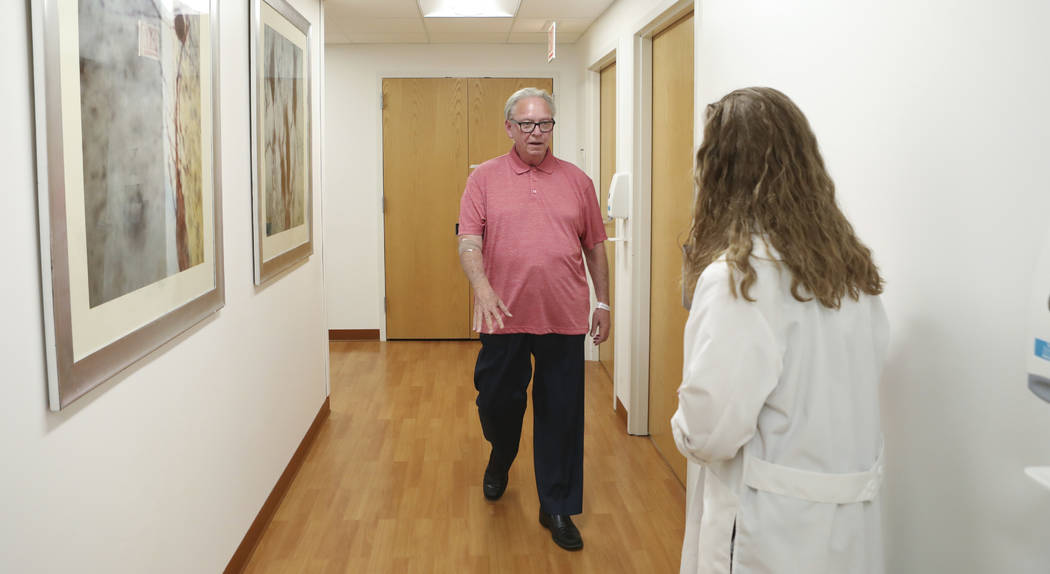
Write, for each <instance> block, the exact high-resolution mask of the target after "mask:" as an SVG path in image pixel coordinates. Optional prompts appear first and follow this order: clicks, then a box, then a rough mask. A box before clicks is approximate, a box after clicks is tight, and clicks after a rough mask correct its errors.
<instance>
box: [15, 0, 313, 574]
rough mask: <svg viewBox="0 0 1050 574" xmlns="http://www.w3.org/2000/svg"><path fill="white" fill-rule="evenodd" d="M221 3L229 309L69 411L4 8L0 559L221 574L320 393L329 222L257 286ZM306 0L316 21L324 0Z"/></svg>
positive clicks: (237, 42) (228, 26)
mask: <svg viewBox="0 0 1050 574" xmlns="http://www.w3.org/2000/svg"><path fill="white" fill-rule="evenodd" d="M220 4H221V6H222V13H221V25H222V35H221V46H220V48H221V51H222V70H221V74H222V78H221V89H222V102H221V134H222V142H223V143H222V174H223V180H222V191H223V201H222V209H223V215H224V220H223V223H224V233H223V236H224V237H223V241H224V244H225V262H226V306H225V308H223V309H222V310H221V311H219V313H218V314H217V315H214V316H212V317H211V318H210V319H208V320H206V321H204V322H203V323H202V324H200V325H198V326H196V327H194V328H193V329H191V330H190V331H189V332H188V333H185V334H183V335H182V336H180V337H178V338H177V339H175V340H174V341H172V342H170V343H168V344H167V345H165V346H164V347H163V348H162V349H160V350H158V351H156V352H154V353H153V354H151V355H150V356H149V357H147V358H145V359H144V360H142V361H139V362H138V363H136V364H135V365H134V366H132V367H131V368H129V369H128V370H126V371H125V372H124V373H122V374H120V375H118V376H117V377H115V378H114V379H112V380H110V381H109V382H107V383H105V384H103V385H101V386H100V387H99V388H96V389H95V390H93V391H91V392H90V393H89V394H88V395H86V396H85V397H83V398H81V399H80V400H79V401H77V402H76V403H74V404H73V405H71V406H70V407H67V408H66V409H64V410H63V411H62V412H60V413H51V412H49V411H48V409H47V395H46V380H45V374H44V352H43V347H44V340H43V331H42V315H41V296H40V280H39V269H40V267H39V255H38V253H39V252H38V247H37V245H38V242H37V224H36V220H37V212H36V192H35V183H34V170H35V168H34V156H33V128H32V126H33V115H32V108H31V106H32V84H31V76H30V70H31V65H30V38H29V32H28V29H29V27H28V24H27V23H28V14H27V10H28V3H27V2H15V3H12V4H10V5H9V6H8V9H9V13H8V17H7V18H4V19H3V21H2V23H0V30H2V33H0V49H2V50H0V54H2V55H0V58H2V62H3V69H4V70H5V72H6V75H7V78H8V81H5V82H3V83H2V84H0V104H2V106H0V107H2V109H3V110H4V119H3V125H4V126H6V127H5V128H4V137H3V138H2V139H0V162H2V166H3V169H2V172H3V173H4V193H2V194H0V213H3V214H4V216H5V221H6V223H5V224H4V225H2V226H0V243H2V244H3V245H7V246H8V247H9V248H8V250H7V251H6V256H5V272H4V280H3V281H2V282H0V300H2V301H3V313H2V314H3V316H4V323H3V324H4V328H3V330H2V331H0V363H2V364H3V365H4V375H3V379H2V385H0V453H3V464H2V465H0V492H2V494H0V571H3V572H173V573H184V572H218V571H221V570H222V569H223V568H224V567H225V565H226V563H227V562H228V561H229V559H230V557H231V556H232V555H233V552H234V551H235V550H236V548H237V545H238V544H239V543H240V542H241V539H242V538H243V536H244V534H245V533H246V532H247V530H248V527H249V525H250V524H251V522H252V520H254V518H255V516H256V514H257V512H258V510H259V508H260V507H261V506H262V503H263V501H264V500H265V499H266V497H267V496H268V495H269V493H270V491H271V489H272V488H273V486H274V484H275V483H276V481H277V479H278V477H279V476H280V474H281V472H283V470H284V468H285V466H286V464H287V463H288V460H289V459H290V458H291V455H292V454H293V453H294V451H295V448H296V447H297V446H298V444H299V442H300V440H301V439H302V437H303V434H304V433H305V432H306V430H307V428H308V427H309V425H310V423H311V421H312V420H313V418H314V416H315V415H316V414H317V411H318V409H319V408H320V406H321V404H322V403H323V402H324V399H325V395H326V390H325V388H326V387H325V384H326V383H325V379H326V357H325V334H324V328H325V327H324V326H325V320H324V310H323V306H322V302H323V293H322V288H323V282H322V270H321V253H322V247H323V246H322V241H321V234H320V233H319V232H318V233H316V234H315V241H316V246H315V249H316V251H315V253H314V255H313V256H312V257H311V258H310V260H309V261H308V262H307V263H306V264H305V265H302V266H299V267H298V268H296V269H294V270H293V271H291V272H290V273H288V274H286V275H285V276H283V277H281V278H279V279H277V280H276V281H274V282H273V283H272V284H270V285H269V286H268V287H266V288H264V289H261V290H256V289H255V287H254V285H253V276H252V240H251V216H250V214H251V207H250V206H251V203H250V195H249V194H250V190H251V186H250V166H249V162H250V160H249V154H248V150H249V145H250V144H249V124H248V119H249V115H248V97H249V92H248V52H247V50H248V23H247V21H248V10H247V8H246V5H245V4H243V3H241V4H238V3H234V2H222V3H220ZM295 4H296V5H297V6H298V8H299V10H300V11H301V12H302V13H303V15H304V16H306V17H307V18H308V19H310V20H311V21H313V22H317V21H318V15H319V8H318V4H317V3H316V2H307V1H305V0H300V1H298V2H295ZM315 30H316V28H315ZM317 48H319V41H318V38H317V37H316V36H315V38H314V49H315V50H316V49H317ZM315 53H316V52H315ZM314 62H315V64H314V65H315V76H314V77H315V78H316V77H317V75H316V74H317V73H318V72H319V71H320V70H319V64H318V63H317V60H316V59H315V60H314ZM319 93H320V91H319V90H315V91H314V92H313V105H314V110H317V109H318V108H317V106H318V104H319V99H318V95H319ZM315 117H316V115H315ZM319 145H320V136H319V132H318V131H316V130H315V131H314V146H315V148H314V149H319V147H318V146H319ZM319 157H320V156H319V155H315V160H314V165H315V168H317V167H318V164H319V161H318V159H319ZM314 186H315V187H314V189H315V190H318V191H319V190H320V186H321V181H320V175H319V174H318V173H317V172H316V171H315V173H314ZM320 205H321V204H320V201H317V202H315V204H314V216H315V218H319V217H320V213H321V208H320Z"/></svg>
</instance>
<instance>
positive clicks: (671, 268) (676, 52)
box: [649, 15, 694, 483]
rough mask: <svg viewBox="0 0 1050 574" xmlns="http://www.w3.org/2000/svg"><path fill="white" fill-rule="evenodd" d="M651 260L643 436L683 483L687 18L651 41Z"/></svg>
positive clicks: (689, 142) (689, 123) (689, 104)
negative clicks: (678, 434)
mask: <svg viewBox="0 0 1050 574" xmlns="http://www.w3.org/2000/svg"><path fill="white" fill-rule="evenodd" d="M652 126H653V140H652V141H653V150H652V154H653V155H652V252H651V259H650V261H651V275H650V301H649V434H650V435H651V436H652V438H653V443H654V444H655V445H656V448H657V450H658V451H660V454H661V455H663V457H664V459H665V460H667V462H668V463H669V464H670V465H671V469H672V470H674V473H675V474H676V475H677V476H678V479H679V480H681V481H682V482H683V483H685V474H686V461H685V458H684V457H682V455H681V454H680V453H679V452H678V449H677V447H676V446H675V443H674V437H673V436H672V435H671V425H670V420H671V416H672V415H673V414H674V412H675V410H676V409H677V408H678V394H677V390H678V386H679V384H680V383H681V381H682V335H683V332H684V331H685V321H686V318H688V313H687V312H686V310H685V309H684V308H683V307H682V297H681V269H682V250H681V245H682V243H683V242H684V241H685V239H686V237H687V235H688V233H689V224H690V221H691V215H692V213H691V211H692V210H691V206H692V203H693V178H692V172H693V161H694V160H693V16H692V15H690V16H688V17H686V18H683V19H682V20H679V21H678V22H676V23H675V24H673V25H672V26H671V27H669V28H668V29H666V30H664V31H663V32H661V33H660V34H658V35H657V36H656V37H654V38H653V124H652Z"/></svg>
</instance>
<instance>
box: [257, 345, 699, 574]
mask: <svg viewBox="0 0 1050 574" xmlns="http://www.w3.org/2000/svg"><path fill="white" fill-rule="evenodd" d="M477 349H478V344H477V343H473V342H415V341H411V342H409V341H405V342H388V343H380V342H371V341H367V342H365V341H362V342H335V343H332V344H331V346H330V350H331V363H330V364H331V387H332V388H331V415H330V417H329V420H328V421H327V422H326V423H325V424H324V426H323V427H322V428H321V431H320V433H319V435H318V436H317V439H316V442H315V443H314V445H313V446H312V448H311V449H310V452H309V453H308V454H307V456H306V459H305V461H304V463H303V467H302V469H301V470H300V471H299V474H298V475H297V476H296V478H295V480H294V482H293V483H292V486H291V488H290V490H289V492H288V494H287V496H286V497H285V498H284V500H283V501H282V503H281V505H280V507H279V509H278V511H277V513H276V515H275V516H274V519H273V522H272V523H271V524H270V526H269V527H268V529H267V531H266V532H265V534H264V535H263V537H262V539H261V541H260V543H259V546H258V548H257V549H256V550H255V553H254V554H253V556H252V558H251V561H250V562H249V564H248V567H247V569H246V572H259V573H271V572H273V573H276V572H296V573H298V572H370V573H371V572H374V573H385V572H421V573H422V572H426V573H430V572H471V573H473V572H501V573H508V572H602V573H607V572H654V573H657V572H674V571H677V569H678V560H679V552H680V549H681V543H682V535H683V532H682V529H683V525H684V510H685V490H684V488H683V487H682V485H681V484H680V483H678V481H677V480H676V479H675V478H674V476H673V474H672V473H671V470H670V468H669V467H668V466H667V464H666V463H665V462H664V461H663V460H662V459H661V458H660V456H659V455H658V454H657V452H656V450H655V449H654V448H653V446H652V444H651V442H650V440H649V438H648V437H632V436H629V435H627V434H626V432H625V430H624V427H623V422H622V421H621V420H619V419H618V418H617V415H616V413H614V412H613V411H612V409H611V407H610V405H611V403H612V396H611V391H612V385H611V383H610V381H609V379H608V376H607V375H606V374H605V372H604V371H603V370H602V368H601V366H600V364H599V363H597V362H588V363H587V382H586V384H587V406H586V409H587V411H586V417H587V426H586V439H585V440H586V455H585V461H584V476H585V495H584V513H583V514H582V515H580V516H579V517H577V520H576V524H577V525H578V526H579V528H580V531H581V533H582V534H583V537H584V543H585V546H584V549H583V550H582V551H580V552H576V553H569V552H566V551H564V550H561V549H560V548H558V547H557V546H555V545H554V543H553V542H552V541H551V539H550V535H549V533H548V532H547V531H546V530H545V529H543V528H542V527H540V526H539V524H538V523H537V518H536V516H537V513H538V508H539V503H538V501H537V500H536V490H535V481H534V476H533V471H532V444H531V440H530V437H531V435H532V424H531V417H532V415H531V404H530V409H529V412H527V413H526V417H525V426H524V431H523V435H522V437H523V438H522V444H521V451H520V453H519V455H518V459H517V462H516V463H515V465H514V467H513V468H512V469H511V474H510V485H509V487H508V489H507V492H506V494H504V496H503V498H502V499H501V500H500V501H499V502H497V503H490V502H488V501H486V500H485V499H484V498H483V496H482V493H481V475H482V472H483V470H484V465H485V461H486V460H487V454H488V445H487V443H486V442H485V441H484V438H483V437H482V435H481V429H480V425H479V424H478V420H477V411H476V410H475V408H474V402H473V401H474V395H475V392H474V388H473V385H472V383H471V380H472V374H473V366H474V359H475V358H476V356H477Z"/></svg>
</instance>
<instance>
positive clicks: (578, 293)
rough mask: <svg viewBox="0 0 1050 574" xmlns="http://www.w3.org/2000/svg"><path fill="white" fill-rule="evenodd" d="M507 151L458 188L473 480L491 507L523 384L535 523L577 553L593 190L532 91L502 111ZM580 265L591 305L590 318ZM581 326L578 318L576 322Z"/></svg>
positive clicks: (601, 281) (601, 257)
mask: <svg viewBox="0 0 1050 574" xmlns="http://www.w3.org/2000/svg"><path fill="white" fill-rule="evenodd" d="M504 116H505V119H506V122H505V127H506V129H507V135H508V136H510V139H512V140H513V141H514V147H513V148H511V150H510V152H508V153H507V154H505V155H502V156H500V157H497V158H495V159H492V160H489V161H487V162H485V163H483V164H481V165H480V166H478V168H477V169H476V170H475V171H474V173H472V174H471V176H470V178H469V179H467V188H466V190H465V191H464V192H463V199H462V201H461V202H460V211H459V254H460V261H461V263H462V264H463V270H464V272H465V273H466V274H467V278H468V279H470V285H471V287H473V289H474V330H475V331H477V332H478V333H480V337H481V352H480V353H478V361H477V365H476V366H475V368H474V387H475V388H476V389H477V391H478V399H477V405H478V413H479V415H480V417H481V428H482V431H483V432H484V434H485V439H486V440H488V441H489V442H490V443H492V451H491V452H490V454H489V461H488V465H487V467H486V468H485V475H484V478H483V480H482V488H483V490H484V493H485V498H487V499H489V500H498V499H499V498H500V497H501V496H502V495H503V491H504V490H505V489H506V487H507V477H508V471H509V470H510V466H511V464H512V463H513V462H514V458H515V456H516V455H517V453H518V442H519V440H520V438H521V424H522V418H523V417H524V415H525V407H526V403H527V400H528V397H527V394H526V389H527V388H528V386H529V379H530V378H532V364H531V361H530V356H531V357H532V358H534V359H535V362H536V373H535V382H534V384H533V387H532V399H533V415H534V416H533V420H534V425H533V426H534V430H533V435H534V436H533V443H534V446H535V448H534V450H535V459H534V463H535V468H536V488H537V490H538V491H539V498H540V524H542V525H543V526H544V527H546V528H548V529H549V530H550V531H551V537H552V538H553V539H554V542H556V543H557V544H558V545H559V546H561V547H562V548H565V549H568V550H578V549H580V548H583V539H582V537H581V536H580V532H579V530H577V528H576V526H575V525H574V524H573V523H572V519H571V518H570V516H571V515H573V514H579V513H580V512H582V511H583V352H584V341H585V337H586V336H587V334H588V332H589V333H590V335H591V337H593V340H594V342H595V343H596V344H597V343H601V342H602V341H604V340H605V339H607V338H608V337H609V329H610V328H611V327H612V325H611V321H610V317H609V304H608V303H609V271H608V268H607V266H606V261H605V245H604V243H603V242H604V241H605V239H606V236H605V227H604V226H603V225H602V217H601V212H600V210H599V208H598V199H597V197H596V196H595V193H594V184H593V183H591V180H590V178H589V177H587V175H586V174H584V173H583V172H582V171H581V170H580V169H579V168H577V167H576V166H574V165H572V164H571V163H569V162H566V161H562V160H560V159H558V158H556V157H554V154H552V153H551V152H550V149H549V147H550V146H549V142H550V138H551V131H552V130H553V129H554V101H553V100H552V98H551V96H550V94H548V93H547V92H545V91H543V90H538V89H536V88H525V89H522V90H519V91H517V92H515V93H514V95H512V96H511V97H510V99H509V100H507V105H506V107H505V108H504ZM584 259H586V260H587V269H589V270H590V273H591V279H592V280H593V282H594V291H595V294H596V296H597V298H598V305H597V308H596V309H595V310H594V314H593V317H589V315H590V314H591V313H590V295H589V290H588V288H587V277H586V274H585V271H584ZM588 319H590V321H589V323H588Z"/></svg>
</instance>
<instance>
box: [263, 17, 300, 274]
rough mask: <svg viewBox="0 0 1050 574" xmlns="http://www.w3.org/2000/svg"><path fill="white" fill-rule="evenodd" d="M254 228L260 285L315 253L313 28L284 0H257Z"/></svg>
mask: <svg viewBox="0 0 1050 574" xmlns="http://www.w3.org/2000/svg"><path fill="white" fill-rule="evenodd" d="M251 44H252V45H251V68H252V72H251V74H252V90H251V93H252V97H251V112H252V215H253V218H252V231H253V243H254V247H255V249H254V253H255V284H256V285H261V284H262V283H264V282H265V281H267V280H268V279H271V278H272V277H274V276H275V275H277V274H279V273H281V272H282V271H284V270H285V269H288V268H289V267H291V266H293V265H295V264H296V263H297V262H299V261H301V260H303V259H305V258H307V257H309V256H310V254H311V253H313V222H312V221H311V219H312V214H313V211H312V208H311V206H312V200H313V198H312V193H311V187H312V186H311V182H312V180H313V177H312V173H311V149H310V147H311V145H310V142H311V125H310V123H311V116H310V98H311V94H310V80H311V78H310V23H309V22H308V21H307V20H306V18H303V16H302V15H301V14H299V12H297V11H296V10H295V9H294V8H292V6H291V4H289V3H288V2H286V1H285V0H253V2H252V14H251Z"/></svg>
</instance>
